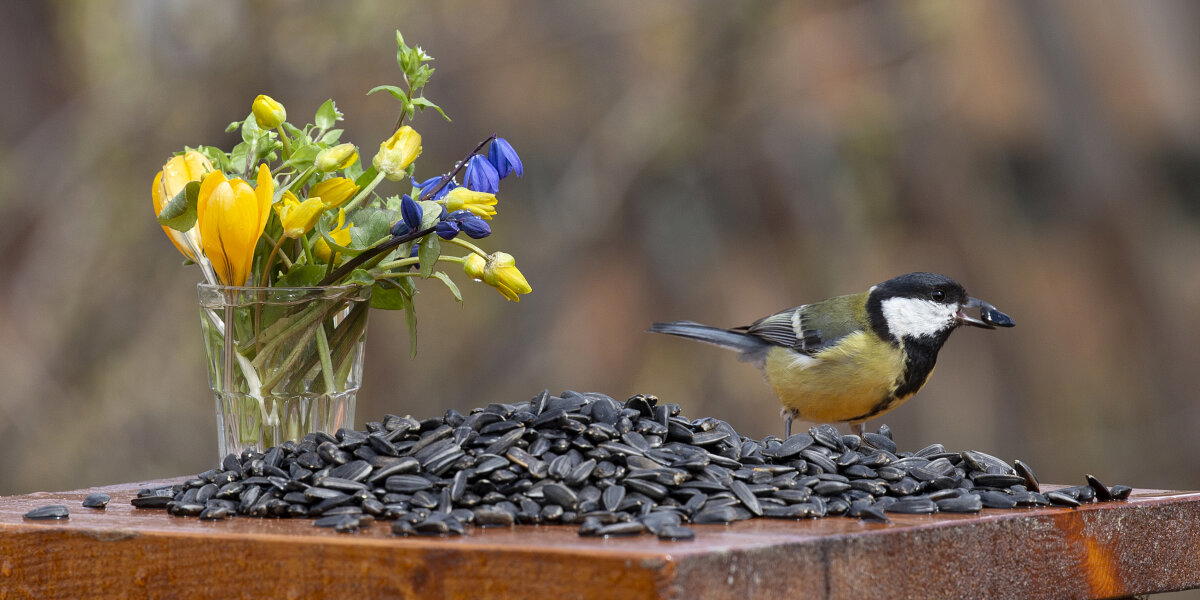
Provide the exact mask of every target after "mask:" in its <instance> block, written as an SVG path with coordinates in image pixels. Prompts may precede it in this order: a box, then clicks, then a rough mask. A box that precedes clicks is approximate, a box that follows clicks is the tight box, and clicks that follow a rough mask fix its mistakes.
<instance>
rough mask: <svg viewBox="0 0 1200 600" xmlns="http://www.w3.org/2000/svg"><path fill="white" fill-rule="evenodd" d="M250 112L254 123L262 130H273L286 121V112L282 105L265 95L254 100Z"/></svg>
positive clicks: (260, 95)
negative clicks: (252, 114)
mask: <svg viewBox="0 0 1200 600" xmlns="http://www.w3.org/2000/svg"><path fill="white" fill-rule="evenodd" d="M250 111H251V112H253V113H254V122H255V123H258V126H259V127H261V128H263V129H275V128H276V127H279V126H280V125H281V124H282V123H283V122H284V121H286V120H287V110H285V109H284V108H283V105H282V104H280V103H279V102H277V101H276V100H275V99H274V98H272V97H270V96H268V95H266V94H259V95H258V97H257V98H255V99H254V103H253V104H251V105H250Z"/></svg>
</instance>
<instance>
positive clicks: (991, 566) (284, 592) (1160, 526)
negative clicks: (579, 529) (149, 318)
mask: <svg viewBox="0 0 1200 600" xmlns="http://www.w3.org/2000/svg"><path fill="white" fill-rule="evenodd" d="M173 481H174V480H165V481H154V482H138V483H129V484H122V485H114V486H109V487H103V488H94V489H88V490H77V491H71V492H55V493H49V492H39V493H34V494H28V495H23V496H9V497H3V498H0V600H12V599H25V598H30V599H32V598H37V599H50V598H70V599H76V598H128V599H141V598H147V599H150V598H153V599H158V598H180V599H184V598H186V599H188V600H198V599H203V598H220V599H222V600H226V599H234V598H281V599H283V598H286V599H302V598H335V597H336V598H354V599H356V600H357V599H366V598H405V599H407V598H414V599H415V598H422V599H427V598H495V599H508V598H520V599H526V598H545V599H547V600H550V599H559V598H580V599H591V598H605V599H617V600H619V599H625V598H679V599H684V598H716V599H723V598H737V599H746V598H785V597H787V598H855V599H861V598H993V599H994V598H1114V597H1123V596H1130V595H1133V594H1143V593H1151V592H1161V591H1169V590H1178V589H1185V588H1190V587H1197V586H1200V553H1198V552H1196V551H1195V549H1196V545H1197V541H1200V492H1166V491H1156V490H1135V491H1134V492H1133V494H1132V496H1131V497H1130V499H1129V500H1128V501H1126V502H1111V503H1102V504H1089V505H1085V506H1083V507H1081V508H1077V509H1064V508H1031V509H1014V510H990V509H989V510H985V511H983V512H982V513H980V514H977V515H956V514H939V515H892V516H891V518H892V522H891V523H872V522H861V521H858V520H857V519H850V518H843V517H829V518H825V519H816V520H803V521H791V520H777V519H753V520H750V521H743V522H739V523H734V524H731V525H697V526H692V527H693V528H694V530H695V531H696V539H695V540H693V541H689V542H663V541H659V540H658V539H656V538H655V537H653V536H650V535H645V536H638V537H632V538H612V539H596V538H584V537H579V536H578V535H577V534H576V528H575V527H573V526H518V527H515V528H512V529H486V530H485V529H471V530H469V535H466V536H463V537H452V538H399V537H394V536H392V535H391V527H390V524H389V523H386V522H378V523H375V524H374V525H372V526H370V527H369V528H368V529H366V530H364V531H361V532H358V533H351V534H341V533H336V532H334V531H333V530H332V529H322V528H316V527H313V526H312V521H310V520H307V519H254V518H246V517H239V518H234V519H231V520H228V521H219V522H205V521H200V520H198V519H195V518H183V517H173V516H170V515H168V514H167V513H166V512H165V511H163V510H147V509H135V508H133V507H132V506H130V505H129V499H130V498H132V497H133V495H134V494H135V493H136V491H137V489H138V488H141V487H149V486H156V485H165V484H169V483H172V482H173ZM1047 487H1049V486H1047ZM97 491H99V492H104V493H107V494H109V495H111V496H112V501H111V502H110V503H109V505H108V508H107V509H106V510H102V511H101V510H93V509H86V508H82V507H81V506H80V501H81V500H82V499H83V497H84V496H85V495H87V494H89V493H92V492H97ZM47 504H65V505H67V506H68V508H69V509H70V511H71V518H70V519H69V520H67V521H29V520H26V519H23V518H22V515H23V514H24V513H25V512H26V511H28V510H30V509H32V508H36V507H38V506H43V505H47Z"/></svg>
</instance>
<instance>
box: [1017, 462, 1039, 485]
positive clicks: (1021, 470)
mask: <svg viewBox="0 0 1200 600" xmlns="http://www.w3.org/2000/svg"><path fill="white" fill-rule="evenodd" d="M1013 467H1014V468H1015V469H1016V470H1017V475H1020V476H1021V477H1022V478H1024V479H1025V487H1026V488H1028V489H1029V491H1031V492H1040V491H1042V488H1041V486H1040V485H1038V480H1037V476H1036V475H1034V474H1033V469H1030V468H1029V465H1026V464H1025V463H1023V462H1021V461H1019V460H1014V461H1013Z"/></svg>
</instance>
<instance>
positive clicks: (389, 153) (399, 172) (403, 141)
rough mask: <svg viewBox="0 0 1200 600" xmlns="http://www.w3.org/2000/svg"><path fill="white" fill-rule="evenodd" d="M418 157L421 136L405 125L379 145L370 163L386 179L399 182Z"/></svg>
mask: <svg viewBox="0 0 1200 600" xmlns="http://www.w3.org/2000/svg"><path fill="white" fill-rule="evenodd" d="M420 155H421V134H419V133H417V130H415V129H413V128H412V127H409V126H408V125H405V126H404V127H401V128H400V129H397V130H396V133H393V134H392V137H390V138H388V139H386V140H384V141H383V142H381V143H380V144H379V152H377V153H375V159H374V160H372V161H371V163H372V164H374V165H375V168H376V169H377V170H378V171H379V172H380V173H383V174H384V175H386V176H387V178H388V179H391V180H392V181H400V180H401V179H404V174H405V173H404V170H405V169H407V168H408V165H411V164H412V162H413V161H414V160H417V157H418V156H420Z"/></svg>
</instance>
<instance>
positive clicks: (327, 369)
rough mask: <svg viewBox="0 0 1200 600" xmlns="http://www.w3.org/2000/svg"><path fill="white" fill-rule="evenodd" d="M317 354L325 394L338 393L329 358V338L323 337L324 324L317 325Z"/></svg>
mask: <svg viewBox="0 0 1200 600" xmlns="http://www.w3.org/2000/svg"><path fill="white" fill-rule="evenodd" d="M317 354H318V355H319V356H320V357H321V377H323V378H324V379H325V393H326V394H333V393H336V392H340V391H341V389H340V388H339V387H338V386H337V384H336V383H335V382H334V379H333V360H332V359H331V358H330V357H329V338H328V337H326V336H325V324H324V323H317Z"/></svg>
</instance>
